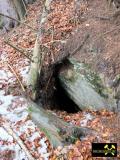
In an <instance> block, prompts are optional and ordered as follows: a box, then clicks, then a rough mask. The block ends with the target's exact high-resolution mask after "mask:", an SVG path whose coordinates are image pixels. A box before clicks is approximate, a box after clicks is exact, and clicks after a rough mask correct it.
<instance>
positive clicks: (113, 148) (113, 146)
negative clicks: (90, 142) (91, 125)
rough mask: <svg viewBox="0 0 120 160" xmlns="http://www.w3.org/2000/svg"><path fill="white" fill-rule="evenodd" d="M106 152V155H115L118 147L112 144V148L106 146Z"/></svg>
mask: <svg viewBox="0 0 120 160" xmlns="http://www.w3.org/2000/svg"><path fill="white" fill-rule="evenodd" d="M104 149H105V150H104V151H105V155H107V154H108V153H110V154H111V155H113V156H114V155H115V152H116V147H115V145H113V144H111V147H109V146H108V144H106V145H105V146H104Z"/></svg>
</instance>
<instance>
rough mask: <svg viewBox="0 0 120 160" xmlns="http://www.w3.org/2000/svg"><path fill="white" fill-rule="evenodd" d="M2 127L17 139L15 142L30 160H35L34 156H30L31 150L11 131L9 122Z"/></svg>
mask: <svg viewBox="0 0 120 160" xmlns="http://www.w3.org/2000/svg"><path fill="white" fill-rule="evenodd" d="M2 127H3V128H4V129H5V130H6V131H7V132H8V133H9V134H10V135H11V136H12V137H13V138H14V139H15V141H16V142H17V143H18V144H19V146H20V147H21V149H23V151H24V152H25V153H26V155H27V157H28V159H29V160H35V159H34V158H33V157H32V155H31V154H30V152H29V150H28V149H27V148H26V147H25V145H24V144H23V142H22V140H21V139H20V138H19V137H18V136H17V135H16V134H15V133H14V131H13V130H12V129H11V127H10V125H9V123H8V122H5V125H2Z"/></svg>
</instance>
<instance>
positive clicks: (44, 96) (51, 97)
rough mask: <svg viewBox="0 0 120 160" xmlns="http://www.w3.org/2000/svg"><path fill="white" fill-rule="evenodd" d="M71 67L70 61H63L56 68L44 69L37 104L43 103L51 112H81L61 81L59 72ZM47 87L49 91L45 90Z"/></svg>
mask: <svg viewBox="0 0 120 160" xmlns="http://www.w3.org/2000/svg"><path fill="white" fill-rule="evenodd" d="M70 66H71V64H70V63H69V61H68V60H63V61H62V62H61V63H59V64H55V66H52V67H51V66H50V67H48V68H47V67H44V68H43V70H42V71H41V77H40V82H39V84H40V87H39V98H38V101H37V103H39V102H40V103H42V105H43V107H44V108H46V109H50V110H57V111H66V112H68V113H76V112H78V111H80V109H79V108H78V106H77V105H76V104H75V103H74V102H73V101H72V100H71V99H70V97H69V96H68V94H67V93H66V91H65V90H64V88H63V87H62V85H61V82H60V80H59V72H60V71H61V70H64V69H66V68H67V67H70ZM46 84H47V85H46ZM48 84H49V85H48ZM46 86H47V89H45V88H46Z"/></svg>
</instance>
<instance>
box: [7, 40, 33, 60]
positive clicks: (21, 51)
mask: <svg viewBox="0 0 120 160" xmlns="http://www.w3.org/2000/svg"><path fill="white" fill-rule="evenodd" d="M4 42H5V43H6V44H8V45H9V46H11V47H12V48H14V49H15V50H17V51H18V52H20V53H22V54H23V55H24V56H25V57H26V58H28V59H29V60H30V61H32V59H31V58H30V57H29V56H27V55H26V53H27V52H26V51H25V50H24V49H22V48H18V47H17V46H16V45H14V44H12V43H10V42H9V41H7V40H5V41H4Z"/></svg>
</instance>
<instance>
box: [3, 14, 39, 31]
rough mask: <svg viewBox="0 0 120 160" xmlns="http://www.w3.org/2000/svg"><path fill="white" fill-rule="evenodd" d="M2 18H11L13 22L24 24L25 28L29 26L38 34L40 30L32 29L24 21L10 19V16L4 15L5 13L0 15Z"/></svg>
mask: <svg viewBox="0 0 120 160" xmlns="http://www.w3.org/2000/svg"><path fill="white" fill-rule="evenodd" d="M0 16H3V17H7V18H9V19H12V20H14V21H16V22H18V23H20V24H24V25H25V26H27V27H29V28H30V29H32V30H33V31H34V32H38V30H36V29H34V28H33V27H31V26H30V25H28V24H26V23H25V22H23V21H20V20H17V19H15V18H13V17H10V16H8V15H5V14H3V13H0Z"/></svg>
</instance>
